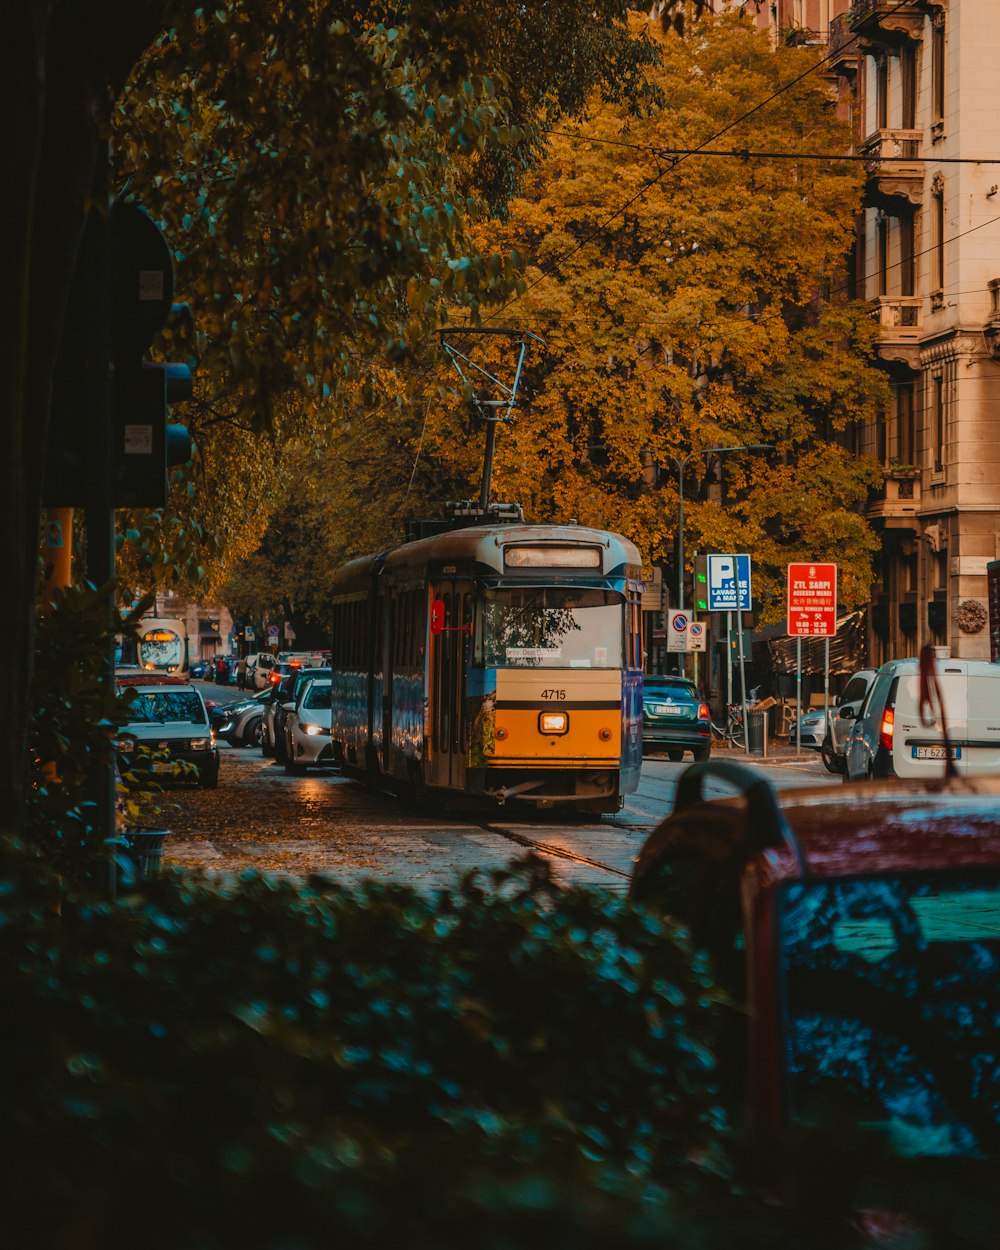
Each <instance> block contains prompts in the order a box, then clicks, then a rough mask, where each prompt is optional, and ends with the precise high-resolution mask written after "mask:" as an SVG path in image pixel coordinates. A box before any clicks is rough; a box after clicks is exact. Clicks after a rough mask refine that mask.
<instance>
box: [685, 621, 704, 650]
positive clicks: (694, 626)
mask: <svg viewBox="0 0 1000 1250" xmlns="http://www.w3.org/2000/svg"><path fill="white" fill-rule="evenodd" d="M707 642H708V631H707V630H706V629H705V626H704V625H702V623H701V621H692V622H691V624H690V625H689V626H688V650H689V651H704V650H706V647H707Z"/></svg>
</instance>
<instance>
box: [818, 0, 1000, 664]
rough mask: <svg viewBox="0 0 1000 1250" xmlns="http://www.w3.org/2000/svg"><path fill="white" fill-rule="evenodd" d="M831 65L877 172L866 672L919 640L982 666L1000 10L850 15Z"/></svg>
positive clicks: (998, 209)
mask: <svg viewBox="0 0 1000 1250" xmlns="http://www.w3.org/2000/svg"><path fill="white" fill-rule="evenodd" d="M830 44H831V52H832V53H833V55H834V60H833V62H832V66H833V68H834V69H835V71H836V72H837V74H838V76H839V78H840V81H841V83H842V84H843V85H845V86H846V87H847V88H849V94H850V96H851V98H852V99H853V101H854V114H853V115H854V120H855V132H856V137H857V148H858V151H859V152H860V153H861V154H863V155H864V156H865V157H867V166H866V167H867V171H868V181H867V191H866V197H865V208H864V211H863V214H862V217H861V220H860V221H859V224H858V242H857V251H856V255H855V258H854V262H855V263H854V274H853V276H852V277H853V283H854V288H855V289H854V294H856V295H857V296H858V297H861V298H866V299H869V300H871V301H873V305H874V307H875V309H876V315H877V316H878V320H879V326H880V333H879V346H878V350H879V356H880V358H881V362H882V364H883V366H884V367H885V369H886V370H887V371H888V373H889V375H890V379H891V386H892V405H891V409H890V411H889V412H887V413H886V414H885V415H884V416H879V417H878V418H876V419H873V420H872V422H871V423H870V425H869V426H868V428H867V429H866V430H865V431H864V432H863V437H862V438H861V439H860V440H859V441H860V445H859V450H861V451H864V452H867V453H869V454H872V455H875V456H876V457H877V458H878V459H879V460H880V461H881V462H882V464H883V465H884V475H885V480H884V486H883V487H882V488H881V489H880V490H879V491H878V492H877V493H876V496H875V497H874V498H873V499H872V500H871V502H870V505H869V509H868V514H869V517H870V519H871V521H872V523H873V524H874V525H875V527H876V529H877V530H878V531H879V532H880V534H881V536H882V552H881V560H880V562H879V567H878V569H877V581H876V583H875V585H874V587H873V594H872V609H871V633H870V646H871V649H872V656H871V658H872V660H873V661H874V662H881V661H882V660H885V659H889V658H893V657H896V656H903V655H913V654H915V653H916V651H917V650H918V649H919V648H920V647H921V646H922V645H923V644H924V643H926V642H931V643H934V644H935V645H939V646H948V647H950V649H951V654H952V655H953V656H956V657H966V658H988V657H989V640H988V633H987V630H986V628H985V622H986V611H985V609H986V564H987V562H988V561H989V560H993V559H995V558H997V556H998V555H1000V294H998V292H1000V192H998V184H1000V132H998V128H997V124H996V122H997V106H996V102H995V93H996V80H997V66H998V65H1000V5H998V4H994V3H991V2H989V0H987V2H984V0H908V2H903V3H900V0H854V4H853V5H852V6H851V8H850V10H849V11H848V12H847V14H846V15H845V16H843V17H840V18H837V19H835V20H834V21H833V22H832V23H831V40H830Z"/></svg>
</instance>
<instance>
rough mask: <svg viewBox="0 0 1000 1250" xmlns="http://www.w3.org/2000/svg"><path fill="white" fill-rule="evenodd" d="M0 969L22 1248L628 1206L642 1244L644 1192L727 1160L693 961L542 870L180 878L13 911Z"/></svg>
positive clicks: (246, 1237)
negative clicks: (446, 875) (119, 896)
mask: <svg viewBox="0 0 1000 1250" xmlns="http://www.w3.org/2000/svg"><path fill="white" fill-rule="evenodd" d="M5 879H6V880H7V881H9V877H7V876H6V874H5ZM5 892H6V893H7V897H8V899H9V898H10V897H11V896H10V893H9V891H5ZM25 893H27V896H28V898H29V900H30V892H27V891H25ZM208 952H211V955H209V954H208ZM223 952H224V954H223ZM0 961H2V965H3V968H2V973H3V979H4V982H5V984H6V986H7V987H8V1006H9V1008H10V1010H11V1011H12V1012H13V1013H15V1015H21V1013H22V1012H23V1013H25V1015H24V1018H25V1019H30V1021H31V1025H30V1028H29V1029H26V1030H8V1031H5V1042H4V1048H5V1054H4V1062H3V1064H2V1065H0V1069H2V1072H3V1074H4V1075H3V1077H2V1080H3V1082H4V1085H5V1088H4V1091H3V1101H4V1104H5V1105H6V1106H7V1107H8V1109H9V1112H10V1113H11V1116H12V1119H11V1124H12V1127H14V1126H16V1129H15V1131H14V1133H13V1134H12V1135H11V1137H10V1140H14V1139H15V1138H16V1140H17V1141H18V1152H17V1159H16V1160H15V1159H11V1160H9V1161H8V1162H7V1163H6V1164H5V1181H6V1182H7V1184H8V1185H9V1186H10V1192H11V1196H12V1201H16V1202H17V1203H18V1204H19V1209H20V1210H22V1211H24V1212H28V1211H30V1212H32V1220H33V1223H34V1226H35V1228H36V1230H37V1232H38V1236H39V1241H40V1242H41V1243H43V1244H45V1243H47V1244H50V1245H55V1244H65V1243H66V1240H67V1238H68V1237H69V1236H70V1230H75V1235H74V1244H77V1245H80V1246H87V1245H90V1246H102V1247H109V1246H113V1245H117V1244H120V1243H121V1242H122V1239H123V1238H125V1237H129V1238H134V1236H135V1230H136V1227H137V1226H138V1224H139V1221H142V1222H143V1228H144V1232H143V1239H144V1241H147V1242H149V1243H150V1244H152V1245H154V1246H167V1245H190V1244H203V1245H226V1244H235V1243H236V1241H237V1240H239V1241H240V1242H242V1243H244V1244H251V1245H264V1244H277V1242H276V1241H275V1240H274V1239H275V1238H279V1237H282V1238H283V1239H284V1240H283V1241H282V1244H292V1243H293V1242H294V1243H295V1244H302V1245H312V1244H317V1245H318V1244H330V1238H331V1236H332V1237H333V1238H334V1240H337V1239H338V1237H337V1235H338V1234H340V1235H343V1236H346V1237H348V1238H354V1239H356V1240H355V1241H352V1242H349V1244H363V1245H368V1244H371V1245H385V1244H452V1242H453V1240H454V1242H455V1244H458V1243H457V1236H458V1234H459V1233H460V1232H461V1233H462V1235H467V1234H468V1227H467V1225H468V1222H469V1221H470V1220H472V1219H473V1218H478V1219H480V1220H485V1221H486V1224H487V1231H488V1232H490V1235H491V1236H493V1237H497V1236H498V1235H499V1234H500V1232H502V1231H504V1232H506V1233H507V1234H508V1235H511V1234H512V1233H513V1231H514V1229H516V1228H517V1226H518V1225H519V1223H521V1222H522V1221H523V1222H524V1224H525V1229H526V1231H527V1232H529V1233H530V1232H531V1231H532V1230H534V1231H535V1232H536V1233H540V1232H541V1231H543V1230H544V1229H545V1227H546V1226H547V1225H549V1224H550V1223H551V1224H554V1225H556V1224H557V1223H558V1222H566V1223H567V1225H568V1226H570V1227H572V1228H573V1229H574V1230H575V1231H576V1233H577V1234H578V1235H579V1236H581V1237H582V1238H583V1239H584V1240H583V1242H582V1244H584V1245H588V1244H606V1245H609V1244H611V1242H610V1240H609V1238H610V1237H611V1234H612V1228H613V1217H615V1216H618V1215H620V1214H621V1213H622V1211H623V1210H625V1211H626V1212H627V1213H628V1214H629V1216H630V1218H631V1219H632V1220H633V1221H635V1223H636V1234H635V1235H636V1237H637V1241H636V1244H647V1237H648V1236H649V1235H650V1234H649V1232H646V1233H644V1231H643V1230H644V1225H645V1224H646V1223H647V1222H649V1223H650V1224H651V1228H652V1229H657V1228H662V1226H663V1221H662V1217H657V1216H656V1213H655V1210H653V1209H649V1210H648V1212H647V1214H646V1216H645V1217H644V1216H643V1210H644V1208H649V1203H648V1200H646V1199H644V1197H643V1193H642V1185H643V1182H644V1180H649V1179H650V1178H651V1177H652V1176H653V1175H655V1174H658V1175H660V1176H661V1177H662V1178H664V1179H666V1178H667V1177H668V1176H671V1175H675V1176H688V1177H689V1182H685V1184H687V1183H690V1184H691V1185H695V1186H697V1185H705V1186H711V1185H713V1184H715V1183H716V1182H715V1180H714V1177H715V1176H716V1174H717V1172H718V1171H719V1169H720V1168H722V1167H724V1163H725V1159H724V1151H723V1138H722V1134H721V1125H720V1123H719V1120H718V1114H719V1113H718V1111H717V1109H716V1107H715V1105H714V1094H713V1084H712V1081H713V1071H712V1067H713V1065H712V1058H711V1043H712V1034H713V1030H714V1019H715V1015H716V1011H717V1010H718V1009H717V1008H716V1006H715V1005H714V997H715V995H714V990H713V986H712V982H711V979H710V978H709V977H708V975H707V973H706V970H705V968H704V966H703V963H702V962H701V961H700V959H699V958H698V957H695V956H693V955H692V954H691V952H690V950H689V948H688V946H687V943H686V941H685V939H684V937H683V934H680V933H678V932H677V931H675V930H674V929H673V928H672V927H671V926H670V925H669V924H667V923H665V922H661V921H657V920H654V919H653V918H652V917H650V916H648V915H645V914H643V913H637V912H632V911H631V910H630V909H629V908H628V907H626V906H625V905H624V903H623V902H622V901H621V900H615V899H612V898H608V897H606V896H604V895H601V894H595V893H587V892H581V891H571V892H568V893H566V894H560V895H557V894H556V893H554V892H553V889H552V887H551V884H550V882H549V881H548V879H547V876H546V871H545V869H544V867H543V866H542V865H540V864H539V863H537V862H530V863H526V864H525V865H523V866H522V867H521V868H520V869H519V870H517V871H514V872H513V873H511V874H510V875H501V876H498V877H496V878H494V879H492V880H490V881H488V882H487V881H483V880H481V879H477V878H475V877H469V878H467V879H466V880H464V881H463V882H462V883H461V884H459V885H457V886H456V887H455V888H454V889H453V890H448V891H444V892H442V893H440V894H438V895H433V896H431V895H422V894H420V893H418V892H417V891H415V890H412V889H408V888H403V887H397V886H382V885H378V884H375V883H371V884H368V885H366V886H364V887H363V888H361V889H359V890H358V891H350V890H346V889H340V888H337V887H336V886H334V885H332V884H331V883H330V882H323V881H319V880H315V881H312V882H310V883H309V884H308V885H307V886H306V887H304V888H301V887H297V886H295V885H294V884H292V883H290V882H288V881H276V880H272V881H265V880H263V879H259V878H253V879H247V880H244V881H243V882H241V883H239V884H238V885H237V886H235V887H234V888H232V889H230V890H225V891H219V890H217V889H213V888H210V887H209V886H208V885H203V884H199V883H198V882H197V881H193V880H192V879H190V878H183V879H182V878H173V879H168V880H164V881H160V882H157V883H151V885H150V887H149V888H148V891H147V893H146V895H145V898H144V900H140V899H139V898H137V897H136V896H130V897H127V898H125V899H123V900H122V901H121V902H119V904H117V905H116V906H111V905H107V906H102V907H94V906H91V905H88V904H83V905H80V906H72V905H69V904H67V905H64V908H63V918H62V923H61V925H60V926H58V927H56V928H53V927H52V924H51V921H50V919H49V918H48V917H47V916H46V914H45V912H44V910H37V911H33V910H32V909H31V907H30V906H29V905H24V906H21V907H15V908H12V909H9V908H7V907H6V906H5V908H4V910H3V915H2V919H0ZM15 1073H16V1074H17V1075H16V1078H15ZM53 1192H58V1193H59V1194H60V1201H59V1202H58V1203H51V1202H45V1201H44V1200H43V1199H44V1195H45V1194H47V1193H49V1194H51V1193H53ZM676 1201H677V1202H678V1203H679V1204H681V1205H683V1204H684V1201H685V1199H684V1194H683V1188H681V1189H679V1190H678V1194H677V1197H676ZM248 1203H249V1205H250V1207H252V1208H253V1213H252V1215H251V1214H250V1211H249V1210H248V1208H247V1204H248ZM577 1203H579V1204H580V1207H579V1210H578V1211H577V1212H576V1213H575V1214H574V1212H573V1207H572V1204H577ZM153 1212H155V1213H156V1217H155V1219H152V1218H150V1217H151V1216H152V1213H153ZM8 1216H9V1218H14V1212H13V1209H12V1208H9V1209H8ZM494 1221H495V1225H496V1226H495V1228H494V1227H493V1224H494ZM588 1227H590V1229H591V1231H590V1232H586V1231H585V1230H586V1229H587V1228H588ZM424 1229H426V1230H427V1231H422V1230H424ZM430 1230H434V1231H439V1232H440V1235H441V1236H442V1237H444V1238H445V1241H444V1242H441V1243H438V1242H436V1241H435V1240H434V1237H433V1236H432V1235H431V1232H430ZM415 1235H421V1236H427V1237H429V1240H428V1241H427V1242H426V1243H423V1242H419V1243H418V1242H414V1241H413V1240H412V1238H413V1237H414V1236H415ZM81 1238H83V1239H81ZM393 1238H397V1239H398V1240H395V1241H393ZM296 1239H298V1240H296ZM317 1239H319V1240H317ZM589 1239H593V1240H589ZM476 1240H477V1244H491V1243H490V1242H484V1241H481V1240H480V1239H478V1238H477V1239H476ZM494 1244H500V1243H499V1242H496V1243H494Z"/></svg>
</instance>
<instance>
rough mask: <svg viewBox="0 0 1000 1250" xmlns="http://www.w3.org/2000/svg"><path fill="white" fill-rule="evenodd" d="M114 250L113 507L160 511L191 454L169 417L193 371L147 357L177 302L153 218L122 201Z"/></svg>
mask: <svg viewBox="0 0 1000 1250" xmlns="http://www.w3.org/2000/svg"><path fill="white" fill-rule="evenodd" d="M111 255H112V273H111V304H112V327H111V329H112V343H113V348H114V379H113V384H112V397H113V398H112V404H113V422H114V427H113V428H114V445H115V466H114V476H115V485H114V493H115V506H116V507H119V508H121V507H129V508H159V507H162V506H163V505H164V504H165V503H166V502H167V486H168V472H169V469H170V468H171V467H172V466H174V465H178V464H184V463H185V462H186V461H187V460H189V459H190V458H191V438H190V435H189V434H188V432H187V429H186V427H185V426H183V425H172V424H170V423H169V422H168V420H167V414H168V409H169V407H170V405H171V404H173V403H178V402H181V401H183V400H185V399H190V398H191V392H192V380H191V370H190V369H189V368H188V366H187V365H185V364H176V363H172V364H151V363H149V362H148V361H145V360H143V356H144V355H145V353H146V352H147V351H148V350H149V346H150V343H151V342H152V340H153V336H154V335H155V334H156V333H157V331H158V330H160V329H161V328H162V327H163V326H164V325H165V324H166V322H167V319H168V317H169V316H170V313H171V310H172V307H173V304H172V301H173V294H174V271H173V261H172V259H171V256H170V248H169V247H168V246H167V241H166V239H165V238H164V237H163V235H162V233H161V232H160V230H159V228H158V227H157V225H156V223H155V222H154V221H153V220H152V218H150V217H149V216H147V214H146V213H145V212H144V211H143V210H142V209H141V208H139V206H138V205H136V204H126V203H123V202H121V201H119V202H117V203H116V204H115V205H114V208H113V209H112V213H111Z"/></svg>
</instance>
